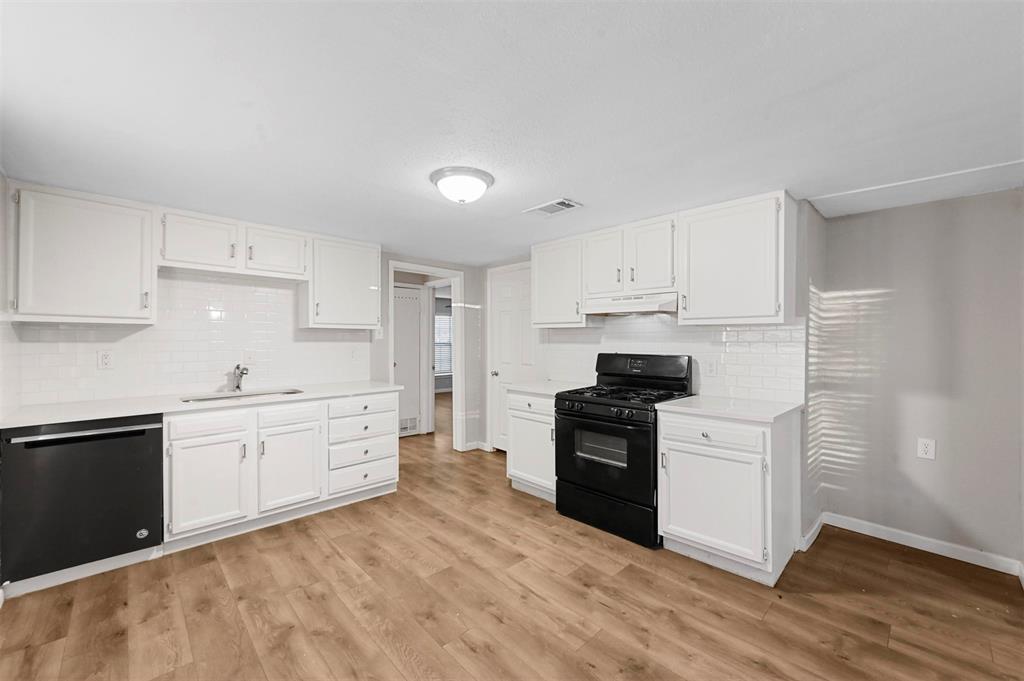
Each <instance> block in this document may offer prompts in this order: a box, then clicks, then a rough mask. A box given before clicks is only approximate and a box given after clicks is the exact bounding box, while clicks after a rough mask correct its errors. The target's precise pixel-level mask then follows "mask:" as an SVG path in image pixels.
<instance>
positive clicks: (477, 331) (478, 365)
mask: <svg viewBox="0 0 1024 681" xmlns="http://www.w3.org/2000/svg"><path fill="white" fill-rule="evenodd" d="M392 261H400V262H408V263H415V264H418V265H431V266H433V267H442V268H445V269H449V270H456V271H458V272H462V273H463V295H464V297H465V300H464V304H465V306H466V307H465V316H464V319H465V325H466V395H465V401H466V443H467V444H469V445H472V444H473V443H476V442H483V441H484V439H485V436H486V428H487V424H486V422H485V419H484V417H485V415H486V414H487V408H486V404H485V400H486V392H485V390H484V366H483V346H484V343H485V342H486V341H485V338H484V334H485V330H484V325H483V306H484V303H485V300H484V297H485V281H486V270H484V269H483V268H480V267H468V266H465V265H459V264H456V263H448V262H441V261H437V260H423V259H421V258H415V257H411V256H408V257H407V256H401V255H395V254H392V253H384V254H382V256H381V282H382V285H383V287H384V291H383V294H384V295H382V296H381V304H382V310H381V319H382V320H383V321H384V324H383V327H384V329H383V334H382V335H381V336H380V338H376V339H374V341H373V344H372V348H371V368H370V375H371V377H372V378H373V379H374V380H378V381H386V380H388V340H387V338H388V334H389V333H390V332H391V329H390V327H389V321H390V320H388V301H387V297H388V294H389V291H390V286H389V284H388V265H389V263H391V262H392Z"/></svg>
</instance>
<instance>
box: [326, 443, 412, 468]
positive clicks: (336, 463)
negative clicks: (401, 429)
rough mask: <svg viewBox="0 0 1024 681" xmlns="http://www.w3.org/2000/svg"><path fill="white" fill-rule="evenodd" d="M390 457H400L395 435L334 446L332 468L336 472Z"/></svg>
mask: <svg viewBox="0 0 1024 681" xmlns="http://www.w3.org/2000/svg"><path fill="white" fill-rule="evenodd" d="M389 456H398V437H397V436H395V435H385V436H384V437H378V438H373V439H371V440H360V441H358V442H351V443H348V444H343V445H334V446H333V447H331V448H330V468H331V470H334V469H335V468H342V467H344V466H351V465H353V464H358V463H366V462H367V461H376V460H377V459H383V458H386V457H389Z"/></svg>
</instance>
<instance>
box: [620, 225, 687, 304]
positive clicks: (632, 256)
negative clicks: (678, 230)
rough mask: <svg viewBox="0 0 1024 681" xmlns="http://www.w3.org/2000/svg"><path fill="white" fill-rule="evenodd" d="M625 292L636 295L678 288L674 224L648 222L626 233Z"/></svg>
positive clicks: (632, 227) (626, 228)
mask: <svg viewBox="0 0 1024 681" xmlns="http://www.w3.org/2000/svg"><path fill="white" fill-rule="evenodd" d="M623 235H624V236H625V243H626V252H625V263H626V267H625V270H626V272H625V274H626V275H627V276H624V277H623V279H625V283H626V290H627V291H630V292H634V293H655V292H665V291H672V290H674V289H675V284H676V271H675V220H674V219H673V218H671V217H668V218H656V219H654V220H645V221H644V222H639V223H637V224H635V225H628V226H626V227H625V228H624V229H623Z"/></svg>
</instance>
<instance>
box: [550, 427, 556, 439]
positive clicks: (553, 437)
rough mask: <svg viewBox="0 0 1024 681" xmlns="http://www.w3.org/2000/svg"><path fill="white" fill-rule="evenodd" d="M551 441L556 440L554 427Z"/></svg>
mask: <svg viewBox="0 0 1024 681" xmlns="http://www.w3.org/2000/svg"><path fill="white" fill-rule="evenodd" d="M551 441H552V442H554V441H555V429H554V428H552V429H551Z"/></svg>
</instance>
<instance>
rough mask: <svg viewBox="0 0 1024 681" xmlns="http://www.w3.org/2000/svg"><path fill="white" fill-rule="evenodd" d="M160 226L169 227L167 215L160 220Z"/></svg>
mask: <svg viewBox="0 0 1024 681" xmlns="http://www.w3.org/2000/svg"><path fill="white" fill-rule="evenodd" d="M160 226H161V227H167V213H164V215H163V217H161V218H160Z"/></svg>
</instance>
